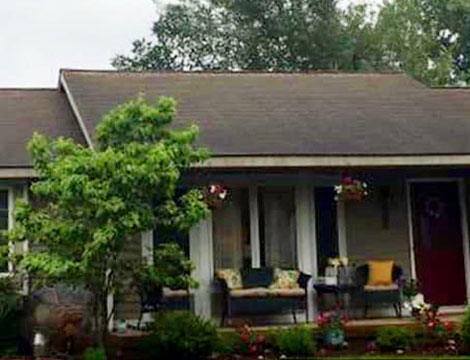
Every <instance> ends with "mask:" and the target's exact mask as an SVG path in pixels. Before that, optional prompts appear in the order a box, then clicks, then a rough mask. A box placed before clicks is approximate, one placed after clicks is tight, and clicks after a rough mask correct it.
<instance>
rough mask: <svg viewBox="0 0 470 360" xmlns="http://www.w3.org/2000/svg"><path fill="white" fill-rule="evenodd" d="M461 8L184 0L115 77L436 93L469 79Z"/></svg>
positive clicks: (468, 26) (467, 11)
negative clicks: (354, 83)
mask: <svg viewBox="0 0 470 360" xmlns="http://www.w3.org/2000/svg"><path fill="white" fill-rule="evenodd" d="M469 4H470V3H469V2H468V1H467V0H446V1H442V0H400V1H397V0H395V1H388V2H384V3H383V4H381V5H377V4H374V5H357V6H350V7H349V8H348V9H347V10H341V9H339V8H338V6H337V1H335V0H321V1H319V0H294V1H291V0H264V1H253V0H211V1H203V0H186V1H180V2H179V3H177V4H171V5H167V6H166V7H164V8H163V11H162V12H161V13H160V15H159V17H158V19H157V21H156V22H155V23H154V26H153V35H152V39H151V40H148V39H143V40H137V41H135V42H134V44H133V49H132V51H131V55H130V56H126V55H118V56H116V57H115V58H114V59H113V61H112V64H113V66H115V67H116V68H117V69H120V70H129V69H131V70H155V69H176V70H182V69H184V70H195V69H197V70H201V69H202V70H203V69H230V70H233V69H248V70H249V69H255V70H282V71H294V70H316V69H335V70H336V69H346V70H353V71H354V70H377V69H386V70H405V71H407V72H408V73H410V74H411V75H413V76H415V77H417V78H418V79H420V80H422V81H424V82H426V83H428V84H430V85H436V86H442V85H449V84H458V83H459V82H460V81H467V82H468V80H469V79H470V5H469Z"/></svg>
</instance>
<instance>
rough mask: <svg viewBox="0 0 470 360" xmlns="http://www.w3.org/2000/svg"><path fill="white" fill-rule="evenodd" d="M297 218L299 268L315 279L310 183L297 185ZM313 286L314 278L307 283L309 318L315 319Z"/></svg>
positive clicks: (313, 212) (313, 219)
mask: <svg viewBox="0 0 470 360" xmlns="http://www.w3.org/2000/svg"><path fill="white" fill-rule="evenodd" d="M295 220H296V235H297V236H296V238H297V268H298V269H299V270H300V271H302V272H304V273H306V274H309V275H312V279H315V278H316V277H317V276H318V265H317V233H316V228H317V227H316V219H315V191H314V187H313V186H311V185H309V184H299V185H296V187H295ZM312 286H313V280H312V281H309V283H308V284H307V310H308V312H307V313H308V316H309V319H308V320H313V316H314V314H315V312H316V308H315V299H314V296H313V293H312V291H313V287H312Z"/></svg>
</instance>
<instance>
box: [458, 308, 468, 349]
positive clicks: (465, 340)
mask: <svg viewBox="0 0 470 360" xmlns="http://www.w3.org/2000/svg"><path fill="white" fill-rule="evenodd" d="M460 335H461V337H462V343H463V345H464V346H465V347H466V348H467V349H470V307H467V309H466V310H465V315H464V317H463V320H462V328H461V334H460Z"/></svg>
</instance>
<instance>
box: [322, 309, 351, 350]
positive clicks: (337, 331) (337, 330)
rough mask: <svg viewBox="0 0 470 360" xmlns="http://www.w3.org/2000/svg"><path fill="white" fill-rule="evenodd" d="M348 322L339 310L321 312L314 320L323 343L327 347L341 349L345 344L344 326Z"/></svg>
mask: <svg viewBox="0 0 470 360" xmlns="http://www.w3.org/2000/svg"><path fill="white" fill-rule="evenodd" d="M347 321H348V318H347V315H346V314H343V313H342V312H341V311H340V310H339V309H335V310H334V311H329V312H322V313H321V314H320V315H318V316H317V318H316V323H317V325H318V326H319V327H320V330H321V334H322V338H323V342H324V343H325V345H326V346H328V347H335V348H337V347H342V346H344V344H345V336H344V325H345V324H346V322H347Z"/></svg>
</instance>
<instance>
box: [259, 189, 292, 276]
mask: <svg viewBox="0 0 470 360" xmlns="http://www.w3.org/2000/svg"><path fill="white" fill-rule="evenodd" d="M258 206H259V224H260V226H259V228H260V252H261V254H260V256H261V259H260V260H261V266H262V267H263V266H268V267H280V268H290V269H292V268H296V267H297V240H296V222H295V195H294V188H292V187H286V186H282V187H281V186H279V187H274V186H270V187H261V188H259V193H258Z"/></svg>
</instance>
